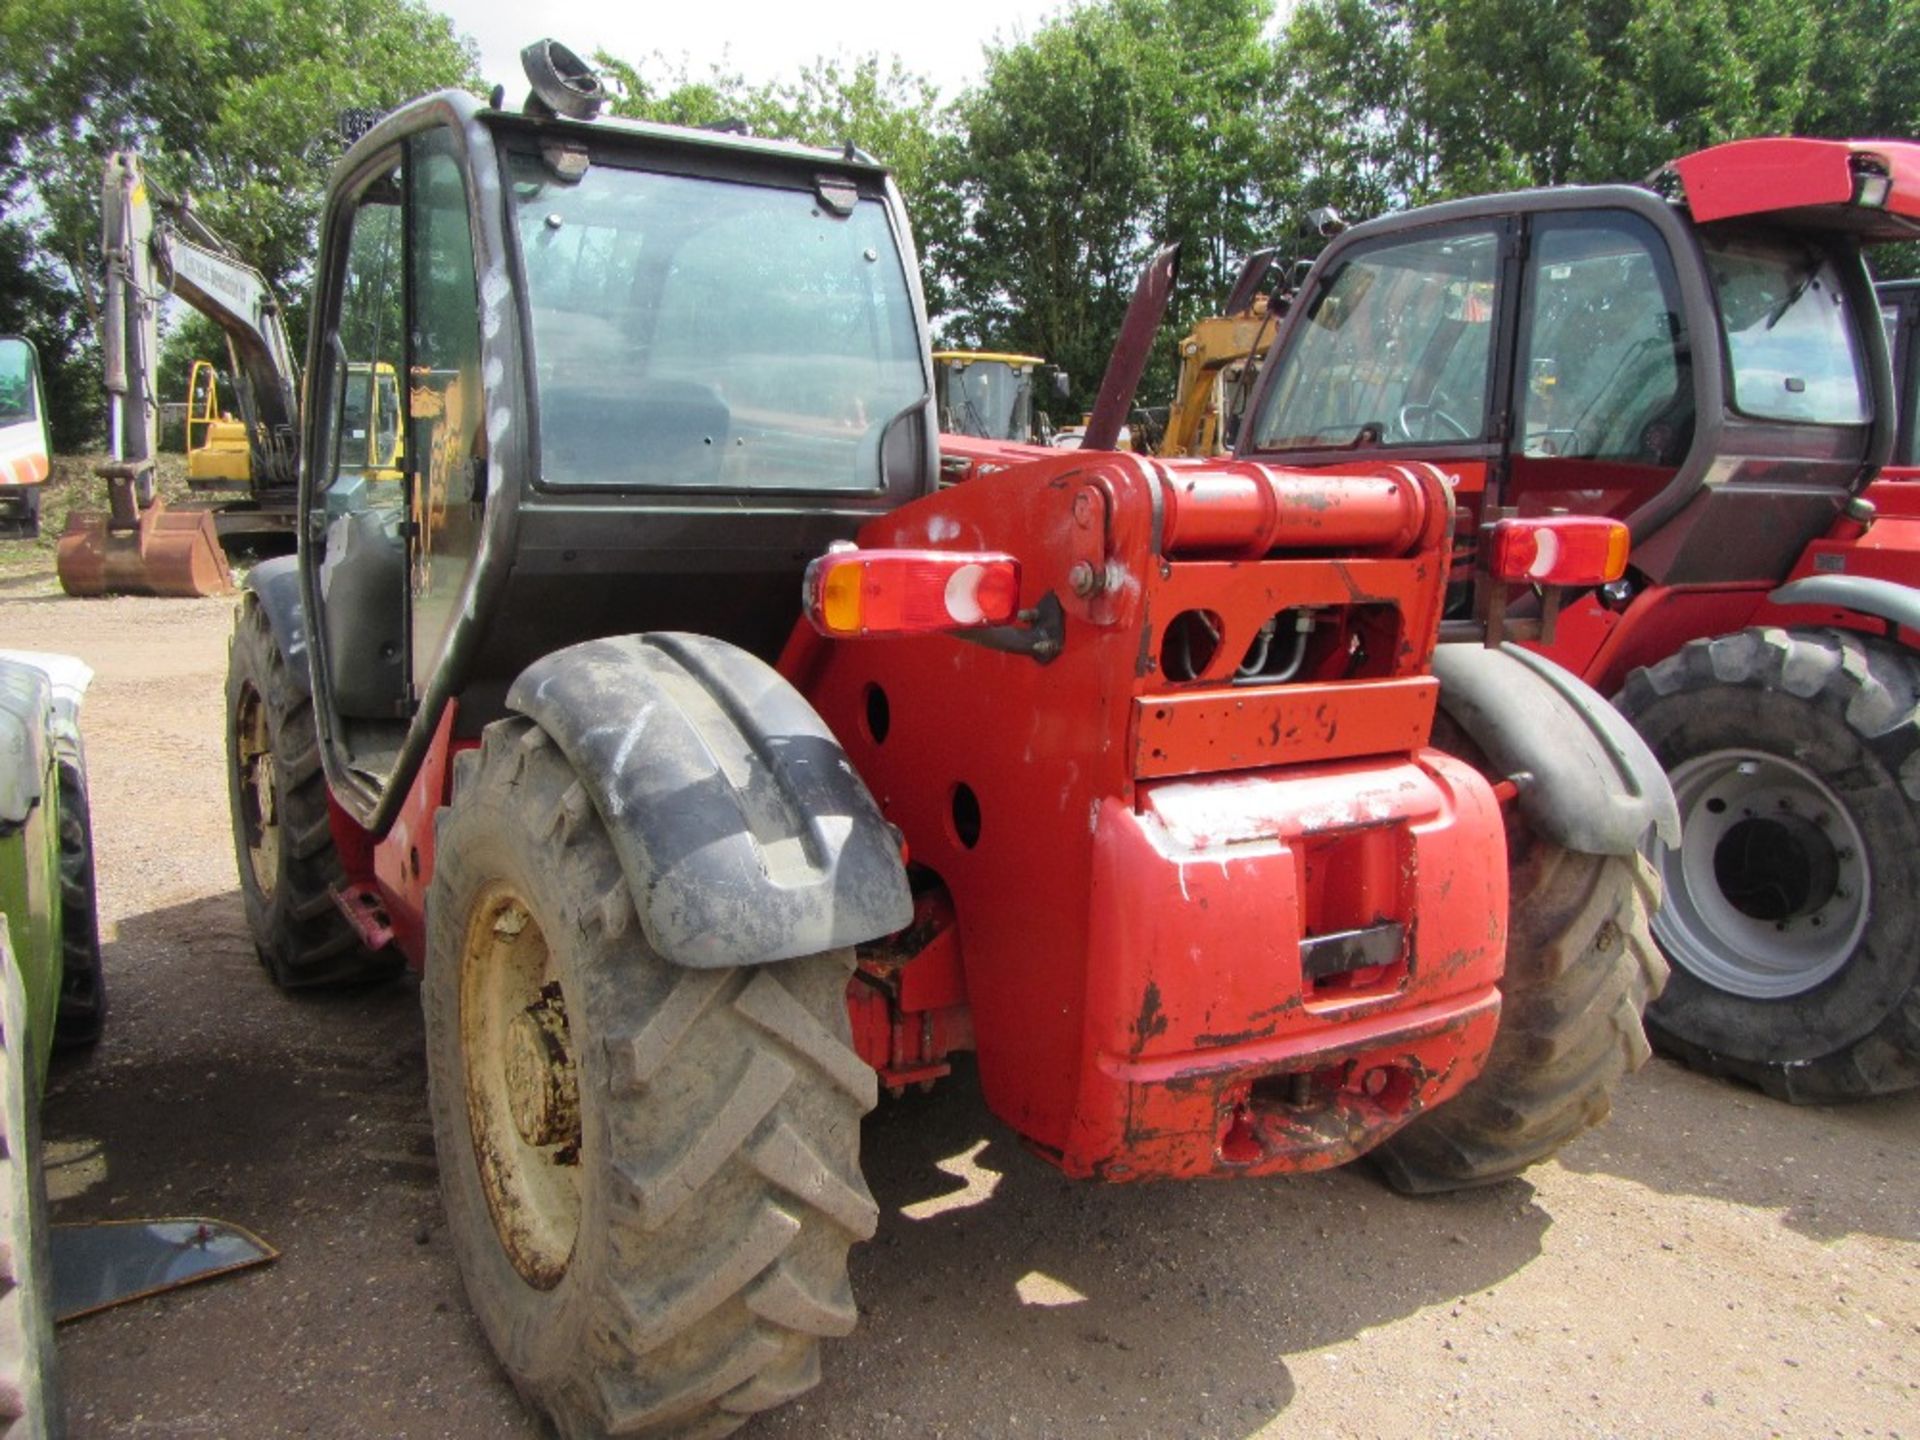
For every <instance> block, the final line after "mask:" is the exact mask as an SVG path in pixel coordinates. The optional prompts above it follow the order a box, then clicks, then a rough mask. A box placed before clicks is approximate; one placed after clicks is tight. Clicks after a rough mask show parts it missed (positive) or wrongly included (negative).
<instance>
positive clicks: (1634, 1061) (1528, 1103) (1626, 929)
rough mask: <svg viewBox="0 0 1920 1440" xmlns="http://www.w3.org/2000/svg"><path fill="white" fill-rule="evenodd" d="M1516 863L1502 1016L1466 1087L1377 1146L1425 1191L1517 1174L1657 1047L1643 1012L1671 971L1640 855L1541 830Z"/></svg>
mask: <svg viewBox="0 0 1920 1440" xmlns="http://www.w3.org/2000/svg"><path fill="white" fill-rule="evenodd" d="M1515 843H1516V847H1524V849H1523V851H1522V853H1521V854H1520V855H1519V857H1518V859H1517V861H1516V863H1515V864H1514V866H1513V877H1512V891H1511V895H1510V899H1509V905H1508V912H1509V916H1510V920H1509V927H1508V945H1507V968H1506V973H1505V975H1504V976H1503V977H1502V979H1501V982H1500V990H1501V1010H1500V1024H1499V1029H1498V1031H1497V1032H1496V1033H1495V1036H1494V1042H1493V1049H1492V1051H1491V1053H1490V1054H1489V1055H1488V1058H1487V1063H1486V1067H1485V1068H1484V1069H1483V1070H1482V1071H1481V1072H1480V1074H1479V1075H1478V1076H1476V1077H1475V1078H1474V1079H1472V1080H1470V1081H1469V1082H1468V1083H1467V1085H1466V1087H1465V1088H1464V1089H1462V1090H1461V1092H1460V1093H1459V1094H1458V1095H1456V1096H1454V1097H1453V1098H1452V1099H1451V1100H1449V1101H1447V1102H1445V1103H1444V1104H1442V1105H1440V1106H1439V1107H1438V1108H1436V1109H1434V1110H1433V1111H1431V1112H1429V1113H1427V1114H1424V1115H1421V1116H1418V1117H1416V1118H1415V1119H1414V1120H1413V1121H1412V1122H1410V1123H1409V1124H1408V1125H1407V1126H1405V1127H1404V1128H1403V1129H1401V1130H1400V1131H1398V1132H1397V1133H1396V1134H1394V1135H1393V1136H1391V1137H1390V1138H1389V1139H1388V1140H1387V1141H1386V1142H1385V1143H1383V1144H1382V1145H1381V1146H1380V1147H1379V1148H1378V1149H1376V1150H1375V1151H1373V1152H1372V1157H1371V1158H1372V1159H1373V1161H1374V1163H1375V1165H1376V1166H1377V1167H1378V1168H1379V1169H1380V1171H1381V1172H1382V1174H1383V1175H1384V1176H1385V1177H1386V1179H1387V1181H1388V1183H1389V1184H1391V1185H1392V1186H1393V1187H1394V1188H1395V1189H1396V1190H1400V1191H1403V1192H1405V1193H1408V1194H1425V1193H1432V1192H1437V1191H1444V1190H1457V1189H1462V1188H1465V1187H1467V1186H1473V1185H1487V1184H1492V1183H1494V1182H1496V1181H1500V1180H1505V1179H1508V1178H1509V1177H1511V1176H1514V1175H1517V1174H1519V1173H1520V1172H1521V1171H1522V1170H1525V1169H1526V1168H1527V1167H1528V1166H1530V1165H1534V1164H1537V1163H1538V1162H1540V1161H1542V1160H1545V1159H1547V1158H1548V1157H1549V1156H1551V1155H1553V1154H1554V1153H1555V1152H1556V1151H1558V1150H1559V1149H1560V1148H1561V1147H1562V1146H1564V1145H1565V1144H1567V1142H1568V1141H1570V1140H1572V1139H1573V1138H1574V1137H1575V1136H1577V1135H1579V1134H1580V1133H1581V1132H1582V1131H1584V1130H1586V1129H1588V1128H1589V1127H1591V1126H1593V1125H1597V1124H1599V1123H1600V1122H1601V1121H1602V1120H1604V1119H1605V1118H1606V1117H1607V1115H1608V1113H1609V1112H1610V1110H1611V1109H1612V1098H1611V1097H1612V1093H1613V1090H1614V1087H1615V1086H1616V1085H1617V1084H1618V1083H1619V1082H1620V1081H1621V1079H1623V1078H1624V1077H1625V1076H1626V1075H1628V1074H1630V1073H1631V1072H1633V1071H1635V1070H1637V1069H1639V1068H1640V1066H1641V1065H1642V1064H1644V1063H1645V1062H1646V1059H1647V1057H1648V1055H1649V1054H1650V1053H1651V1052H1650V1049H1649V1046H1648V1043H1647V1037H1646V1035H1645V1033H1644V1031H1643V1029H1642V1027H1641V1020H1640V1016H1641V1012H1642V1010H1644V1009H1645V1007H1646V1003H1647V1001H1648V999H1649V998H1650V997H1651V996H1654V995H1657V994H1659V993H1660V988H1661V986H1662V985H1663V984H1664V983H1665V981H1666V974H1667V967H1666V962H1665V961H1664V960H1663V959H1662V958H1661V956H1660V952H1659V950H1658V949H1657V948H1656V947H1655V946H1654V943H1653V939H1652V936H1651V933H1650V932H1649V930H1648V916H1649V915H1650V914H1651V913H1652V911H1653V909H1654V907H1655V906H1656V905H1657V904H1658V903H1659V881H1658V879H1657V878H1656V876H1655V874H1654V870H1653V867H1652V866H1651V865H1650V864H1648V862H1647V861H1646V860H1644V859H1643V858H1641V857H1640V856H1638V855H1586V854H1581V853H1579V852H1577V851H1572V850H1567V849H1564V848H1563V847H1561V846H1558V845H1554V844H1552V843H1550V842H1548V841H1546V840H1544V839H1541V838H1539V837H1537V836H1531V835H1527V834H1524V833H1522V834H1520V835H1519V836H1517V837H1516V842H1515Z"/></svg>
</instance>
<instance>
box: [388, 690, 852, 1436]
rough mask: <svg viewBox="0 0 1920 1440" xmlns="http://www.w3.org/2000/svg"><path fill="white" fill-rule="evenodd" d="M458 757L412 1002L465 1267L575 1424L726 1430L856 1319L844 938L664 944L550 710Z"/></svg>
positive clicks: (530, 1380) (521, 1365) (815, 1366)
mask: <svg viewBox="0 0 1920 1440" xmlns="http://www.w3.org/2000/svg"><path fill="white" fill-rule="evenodd" d="M455 777H456V783H455V793H454V799H453V804H452V805H451V807H450V808H449V809H448V810H446V811H444V812H442V816H441V820H440V826H439V831H438V835H437V843H436V853H437V856H438V859H437V863H436V869H435V873H434V876H433V882H432V888H431V890H430V893H429V897H428V906H427V914H428V959H427V966H426V975H425V978H424V982H423V986H422V1003H423V1005H424V1007H425V1010H426V1026H427V1069H428V1081H429V1089H430V1098H431V1107H432V1113H433V1126H434V1138H435V1144H436V1147H437V1149H438V1152H439V1157H440V1175H441V1191H442V1195H443V1197H444V1200H445V1203H446V1209H447V1220H448V1229H449V1233H450V1235H451V1237H452V1240H453V1245H454V1249H455V1253H456V1255H457V1256H458V1259H459V1263H460V1269H461V1273H462V1275H463V1277H464V1278H465V1281H466V1286H467V1293H468V1295H469V1297H470V1298H471V1300H472V1303H473V1307H474V1310H475V1312H476V1313H477V1314H478V1316H479V1318H480V1322H481V1324H482V1326H483V1327H484V1328H485V1330H486V1332H487V1335H488V1338H489V1339H490V1340H491V1341H492V1343H493V1346H494V1349H495V1351H496V1353H497V1354H498V1355H499V1357H500V1360H501V1362H502V1364H503V1365H504V1367H505V1368H506V1370H507V1373H508V1374H509V1376H511V1378H512V1379H513V1381H514V1384H515V1385H516V1386H517V1387H518V1388H519V1389H520V1391H521V1393H522V1394H523V1395H525V1396H526V1397H527V1399H528V1400H529V1401H530V1402H531V1403H532V1404H533V1405H535V1406H536V1407H537V1408H539V1409H540V1410H541V1411H543V1412H544V1413H545V1414H546V1415H547V1416H548V1417H549V1418H550V1419H551V1420H552V1421H553V1423H554V1425H555V1426H556V1427H557V1428H558V1430H559V1431H560V1433H561V1434H562V1435H565V1436H569V1437H578V1436H601V1435H621V1436H668V1435H674V1436H678V1435H702V1436H706V1435H718V1434H723V1433H725V1432H727V1431H729V1430H731V1429H733V1428H734V1427H735V1426H737V1425H738V1424H740V1423H742V1422H743V1421H744V1420H745V1419H746V1418H747V1417H748V1416H749V1415H751V1414H753V1413H754V1412H756V1411H758V1410H762V1409H765V1408H767V1407H769V1406H772V1405H775V1404H778V1403H780V1402H781V1401H784V1400H787V1399H790V1398H792V1397H794V1396H796V1395H798V1394H800V1393H801V1392H802V1391H804V1390H806V1389H808V1388H809V1387H810V1386H812V1385H813V1384H814V1383H816V1381H817V1380H818V1378H819V1355H818V1343H819V1339H820V1337H822V1336H831V1335H845V1334H846V1333H848V1332H849V1331H850V1330H851V1329H852V1328H853V1324H854V1320H855V1316H856V1312H855V1309H854V1304H853V1297H852V1292H851V1289H850V1287H849V1285H848V1281H847V1250H848V1247H849V1246H850V1245H851V1244H852V1242H853V1241H855V1240H859V1239H865V1238H867V1237H869V1236H871V1235H872V1233H873V1230H874V1226H875V1223H876V1218H877V1212H876V1209H875V1206H874V1203H873V1199H872V1196H871V1195H870V1194H869V1192H868V1190H867V1186H866V1182H865V1180H864V1178H863V1177H862V1176H861V1173H860V1161H859V1144H860V1116H861V1115H862V1114H863V1113H864V1112H865V1111H867V1110H868V1109H870V1108H872V1106H873V1104H874V1101H875V1098H876V1081H875V1077H874V1074H873V1072H872V1070H870V1069H869V1068H868V1067H867V1066H866V1065H865V1064H863V1063H862V1062H861V1060H860V1059H859V1057H858V1056H857V1055H856V1054H855V1053H854V1052H853V1050H852V1049H851V1046H850V1038H851V1030H850V1026H849V1023H848V1018H847V1007H846V991H847V983H848V980H849V978H850V975H851V972H852V964H853V961H852V955H851V953H850V952H846V951H841V952H835V953H831V954H824V955H817V956H813V957H810V958H807V959H802V960H792V961H784V962H780V963H778V964H773V965H767V966H759V967H751V968H741V969H735V970H725V969H721V970H690V969H683V968H680V967H677V966H674V965H671V964H668V963H667V962H666V961H664V960H662V959H661V958H660V957H659V956H657V955H655V954H654V953H653V952H652V951H651V950H650V949H649V948H648V946H647V943H646V939H645V937H644V935H643V933H642V931H641V928H640V923H639V919H638V916H637V915H636V913H635V910H634V902H633V897H632V894H631V892H630V890H629V889H628V886H627V881H626V877H625V876H624V874H623V873H622V871H621V867H620V863H619V860H618V858H617V857H616V855H615V853H614V850H613V845H612V841H611V839H610V837H609V836H608V833H607V831H606V828H605V826H604V825H603V824H602V823H601V820H600V817H599V815H598V813H597V812H596V810H595V809H594V806H593V803H592V801H591V800H590V799H589V798H588V796H587V793H586V790H585V788H584V787H583V786H582V785H581V784H580V782H579V780H578V779H577V777H576V776H575V774H574V771H573V769H572V767H571V766H570V764H569V763H568V762H567V760H566V759H565V757H564V756H562V755H561V754H560V752H559V748H558V747H557V746H556V745H554V744H553V743H552V742H551V740H550V739H549V737H548V736H547V734H546V732H544V731H543V730H541V729H539V728H538V727H537V726H534V725H532V724H530V723H529V722H527V721H525V720H519V719H509V720H504V721H501V722H498V723H496V724H494V725H491V726H489V727H488V728H487V731H486V733H485V738H484V741H483V744H482V746H481V749H480V751H479V753H478V754H477V755H476V754H473V753H471V752H469V753H468V754H465V755H462V756H460V757H459V759H458V760H457V762H456V768H455Z"/></svg>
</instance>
